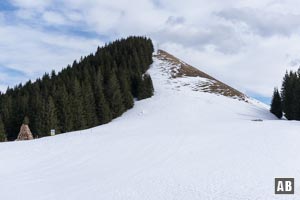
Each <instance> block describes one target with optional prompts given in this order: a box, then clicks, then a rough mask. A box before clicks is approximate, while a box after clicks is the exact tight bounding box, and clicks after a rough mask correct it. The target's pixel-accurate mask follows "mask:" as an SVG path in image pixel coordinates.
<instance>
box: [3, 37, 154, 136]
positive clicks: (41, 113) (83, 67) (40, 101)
mask: <svg viewBox="0 0 300 200" xmlns="http://www.w3.org/2000/svg"><path fill="white" fill-rule="evenodd" d="M153 51H154V49H153V44H152V41H151V40H150V39H148V38H145V37H128V38H127V39H121V40H117V41H115V42H113V43H110V44H108V45H105V46H104V47H102V48H100V47H98V49H97V51H96V53H95V54H91V55H89V56H86V57H84V58H81V59H80V61H79V62H77V61H74V62H73V64H72V65H69V66H67V67H66V68H65V69H63V70H62V71H61V72H59V73H58V74H56V73H55V71H52V72H51V74H47V73H46V74H45V75H44V76H43V77H42V78H39V79H37V80H36V81H35V82H31V81H28V82H27V83H26V84H24V85H22V84H19V85H18V86H15V87H14V88H8V89H7V91H6V93H4V94H0V141H1V140H2V141H3V140H5V139H6V138H7V139H8V140H15V139H16V138H17V135H18V132H19V127H20V125H21V124H22V122H23V120H24V117H28V119H29V121H30V122H29V123H30V128H31V131H32V133H33V134H34V136H35V137H43V136H48V135H49V134H50V129H56V132H57V133H64V132H69V131H74V130H81V129H85V128H90V127H94V126H97V125H100V124H104V123H108V122H109V121H111V120H112V119H114V118H116V117H118V116H120V115H121V114H122V113H123V112H125V111H126V110H127V109H130V108H132V107H133V104H134V98H136V99H138V100H141V99H144V98H148V97H151V96H152V95H153V90H154V89H153V85H152V80H151V77H150V76H149V75H148V74H147V73H146V71H147V70H148V69H149V66H150V65H151V64H152V62H153V61H152V53H153ZM4 132H5V134H3V133H4ZM1 133H2V134H1Z"/></svg>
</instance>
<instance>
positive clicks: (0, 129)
mask: <svg viewBox="0 0 300 200" xmlns="http://www.w3.org/2000/svg"><path fill="white" fill-rule="evenodd" d="M5 141H6V134H5V129H4V124H3V121H2V117H1V116H0V142H5Z"/></svg>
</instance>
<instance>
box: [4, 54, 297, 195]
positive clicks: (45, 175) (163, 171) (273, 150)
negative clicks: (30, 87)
mask: <svg viewBox="0 0 300 200" xmlns="http://www.w3.org/2000/svg"><path fill="white" fill-rule="evenodd" d="M154 59H155V62H154V64H153V65H152V67H151V68H150V70H149V73H150V75H151V77H152V79H153V83H154V88H155V95H154V96H153V97H152V98H149V99H146V100H142V101H139V102H136V103H135V106H134V108H133V109H131V110H129V111H127V112H126V113H125V114H123V116H121V117H120V118H117V119H115V120H113V122H111V123H109V124H107V125H103V126H99V127H95V128H93V129H88V130H83V131H77V132H73V133H67V134H62V135H58V136H55V137H47V138H41V139H38V140H34V141H25V142H24V141H19V142H9V143H1V144H0V177H1V179H0V199H1V200H2V199H3V200H12V199H13V200H27V199H28V200H29V199H31V200H32V199H38V200H53V199H55V200H60V199H61V200H68V199H72V200H73V199H74V200H75V199H76V200H77V199H78V200H82V199H87V200H89V199H105V200H107V199H110V200H115V199H118V200H119V199H122V200H126V199H128V200H129V199H130V200H141V199H145V200H169V199H172V200H176V199H178V200H183V199H186V200H193V199H199V200H200V199H201V200H202V199H208V200H210V199H214V200H227V199H228V200H229V199H241V200H242V199H243V200H245V199H255V200H257V199H261V200H268V199H280V200H282V199H299V198H300V184H298V181H299V180H300V168H299V166H300V157H299V156H298V154H299V152H300V133H299V128H300V123H299V122H294V121H285V120H275V117H274V116H273V115H271V114H270V113H269V111H268V108H267V107H266V106H265V105H264V104H262V103H259V102H257V101H255V100H253V99H248V101H249V102H250V103H246V102H244V101H239V100H236V99H231V98H228V97H224V96H218V95H215V94H209V93H204V92H199V91H194V90H193V87H195V86H196V85H197V84H204V83H206V82H208V81H209V80H207V79H203V78H199V77H193V78H191V77H183V78H176V79H170V74H168V63H167V62H164V61H160V60H158V59H156V58H154ZM255 119H263V120H264V121H263V122H255V121H252V120H255ZM275 177H294V178H295V181H296V184H295V185H296V188H295V195H293V196H290V195H288V196H284V195H283V196H282V195H279V196H276V195H274V178H275Z"/></svg>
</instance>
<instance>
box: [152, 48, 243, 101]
mask: <svg viewBox="0 0 300 200" xmlns="http://www.w3.org/2000/svg"><path fill="white" fill-rule="evenodd" d="M155 57H156V58H157V59H159V60H161V61H163V62H165V63H166V65H165V67H166V72H167V73H169V74H170V78H172V79H174V78H182V77H199V78H200V79H199V82H198V83H197V84H196V85H194V88H193V90H195V91H197V90H199V91H204V92H208V93H214V94H221V95H223V96H227V97H232V98H234V99H239V100H244V101H246V99H247V96H246V95H244V94H243V93H241V92H240V91H238V90H236V89H234V88H232V87H230V86H228V85H226V84H225V83H222V82H221V81H219V80H217V79H215V78H213V77H212V76H210V75H208V74H206V73H204V72H202V71H200V70H199V69H197V68H195V67H192V66H191V65H189V64H187V63H185V62H183V61H181V60H180V59H178V58H176V57H175V56H173V55H171V54H169V53H168V52H166V51H164V50H161V49H160V50H158V52H157V55H156V56H155Z"/></svg>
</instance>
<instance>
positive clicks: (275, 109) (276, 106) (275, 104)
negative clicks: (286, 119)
mask: <svg viewBox="0 0 300 200" xmlns="http://www.w3.org/2000/svg"><path fill="white" fill-rule="evenodd" d="M270 111H271V113H273V114H274V115H275V116H276V117H278V118H279V119H281V118H282V106H281V97H280V94H279V92H278V89H277V88H275V89H274V92H273V98H272V103H271V110H270Z"/></svg>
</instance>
